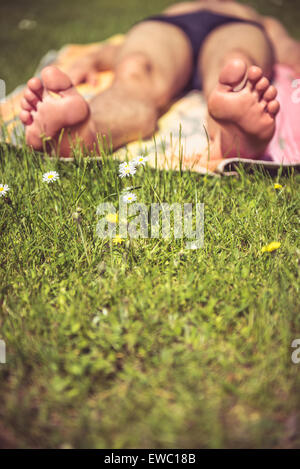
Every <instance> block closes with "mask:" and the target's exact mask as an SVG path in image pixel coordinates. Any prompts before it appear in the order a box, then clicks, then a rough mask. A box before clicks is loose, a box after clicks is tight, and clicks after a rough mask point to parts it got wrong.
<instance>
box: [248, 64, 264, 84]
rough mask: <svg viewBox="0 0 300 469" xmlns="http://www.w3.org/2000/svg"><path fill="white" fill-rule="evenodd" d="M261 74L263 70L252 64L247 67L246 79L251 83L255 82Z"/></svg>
mask: <svg viewBox="0 0 300 469" xmlns="http://www.w3.org/2000/svg"><path fill="white" fill-rule="evenodd" d="M262 76H263V72H262V69H261V68H260V67H256V65H253V66H252V67H250V68H249V71H248V79H249V81H250V82H251V83H252V84H255V83H256V82H257V81H258V80H260V79H261V78H262Z"/></svg>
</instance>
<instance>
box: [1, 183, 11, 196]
mask: <svg viewBox="0 0 300 469" xmlns="http://www.w3.org/2000/svg"><path fill="white" fill-rule="evenodd" d="M8 191H9V187H8V185H7V184H0V197H4V196H5V195H6V194H7V192H8Z"/></svg>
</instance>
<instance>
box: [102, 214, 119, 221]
mask: <svg viewBox="0 0 300 469" xmlns="http://www.w3.org/2000/svg"><path fill="white" fill-rule="evenodd" d="M105 218H106V220H107V221H108V223H118V220H119V215H118V214H117V213H108V214H107V215H106V217H105Z"/></svg>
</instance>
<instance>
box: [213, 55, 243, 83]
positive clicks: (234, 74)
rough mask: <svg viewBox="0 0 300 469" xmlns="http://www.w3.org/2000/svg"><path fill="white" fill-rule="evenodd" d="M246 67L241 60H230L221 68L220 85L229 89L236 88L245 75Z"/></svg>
mask: <svg viewBox="0 0 300 469" xmlns="http://www.w3.org/2000/svg"><path fill="white" fill-rule="evenodd" d="M246 71H247V65H246V63H245V62H244V61H243V60H241V59H232V60H229V61H228V62H227V64H226V65H225V66H224V67H223V69H222V71H221V74H220V78H219V80H220V83H221V84H222V85H228V86H231V87H235V86H237V85H238V84H239V83H241V81H242V80H243V78H244V77H245V75H246Z"/></svg>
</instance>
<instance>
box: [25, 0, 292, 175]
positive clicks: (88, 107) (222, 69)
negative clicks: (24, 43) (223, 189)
mask: <svg viewBox="0 0 300 469" xmlns="http://www.w3.org/2000/svg"><path fill="white" fill-rule="evenodd" d="M203 8H205V9H209V10H212V11H214V12H217V13H220V14H225V15H226V14H227V15H231V16H232V15H233V16H237V17H241V18H243V19H249V20H251V21H256V22H259V23H261V24H263V25H264V27H265V31H266V34H264V33H263V32H262V31H261V30H260V29H259V28H257V27H255V26H253V25H251V24H244V23H231V24H226V25H225V26H222V27H219V28H217V29H215V30H214V31H213V32H212V33H211V34H210V35H209V36H208V37H207V38H206V40H205V41H204V43H203V45H202V48H201V50H200V52H199V57H198V70H199V74H200V75H201V78H202V82H203V92H204V95H205V97H206V100H207V105H208V120H207V125H208V133H209V137H210V161H209V163H208V166H209V167H210V169H214V168H215V167H216V166H217V164H218V163H219V160H220V159H222V158H224V157H232V156H243V157H246V158H258V157H260V156H261V155H262V154H263V153H264V151H265V149H266V147H267V145H268V143H269V142H270V140H271V138H272V136H273V135H274V132H275V125H276V115H277V113H278V111H279V103H278V101H277V100H276V95H277V90H276V89H275V87H274V86H272V85H271V84H270V80H271V78H272V67H273V65H274V63H275V61H276V62H280V63H285V64H287V65H289V66H290V67H292V68H293V69H294V70H295V71H296V72H298V71H299V72H300V44H299V43H298V42H296V41H295V40H293V39H292V38H291V37H290V36H289V35H288V33H287V32H286V30H285V29H284V28H283V26H282V25H281V24H280V23H279V22H278V21H277V20H275V19H273V18H265V17H261V16H260V15H258V14H257V13H256V12H255V11H254V10H253V9H251V8H249V7H247V6H245V5H240V4H238V3H235V2H231V1H220V0H210V1H209V2H208V1H198V2H187V3H182V4H181V3H180V4H176V5H173V6H172V7H169V8H168V9H167V10H165V11H164V14H165V15H178V14H184V13H189V12H192V11H195V10H201V9H203ZM267 36H268V37H267ZM220 44H222V47H221V48H220ZM271 44H272V46H273V49H272V46H271ZM105 69H113V70H114V80H113V83H112V85H111V86H110V88H109V89H107V90H105V91H104V92H102V93H100V94H99V95H97V96H96V97H95V98H94V99H93V100H92V101H91V102H90V103H89V104H88V103H87V102H86V101H85V100H84V99H83V98H82V97H81V96H80V95H79V94H78V93H77V91H76V89H75V87H74V85H75V86H76V85H78V84H79V83H83V82H90V83H93V82H94V80H95V74H96V73H97V72H98V71H100V70H105ZM192 71H193V70H192V55H191V46H190V43H189V40H188V39H187V37H186V35H185V34H184V33H183V32H182V31H181V30H180V29H179V28H177V27H175V26H173V25H170V24H165V23H160V22H154V21H145V22H142V23H138V24H137V25H135V26H134V27H133V28H132V29H131V30H130V31H129V32H128V34H127V36H126V38H125V41H124V43H123V44H122V45H121V46H111V45H109V46H106V47H102V48H100V49H99V51H95V52H93V54H90V55H88V56H86V57H85V58H84V59H82V60H81V61H79V62H77V63H75V64H74V65H73V66H72V67H71V68H70V69H69V70H68V73H67V74H66V73H63V72H62V71H61V70H59V69H58V68H56V67H53V66H50V67H46V68H45V69H44V70H43V71H42V74H41V79H40V78H37V77H34V78H31V79H30V80H29V81H28V86H27V88H26V90H25V92H24V97H23V99H22V111H21V114H20V118H21V120H22V122H23V123H24V124H25V126H26V142H27V144H28V145H30V146H32V147H33V148H34V149H36V150H42V149H43V148H45V145H44V143H43V140H44V139H45V137H48V139H49V138H50V139H51V145H49V146H48V147H47V148H51V149H52V151H53V148H54V150H55V151H57V152H59V154H60V155H61V156H65V157H67V156H70V155H71V153H72V145H73V144H74V143H75V142H77V143H78V141H79V142H82V144H83V145H84V146H85V148H87V149H92V148H95V149H96V150H98V147H97V142H99V137H100V141H101V138H103V137H104V136H106V137H107V138H109V140H110V141H112V145H113V148H114V149H116V148H118V147H120V146H122V145H124V144H126V143H128V142H130V141H133V140H136V139H138V138H144V137H149V136H151V135H152V134H153V132H154V131H155V129H156V124H157V120H158V117H159V116H160V115H161V113H162V112H163V111H164V110H165V109H166V108H167V106H168V105H169V103H170V102H171V101H172V100H173V99H174V98H175V97H176V96H177V95H179V94H180V92H181V91H182V90H183V89H184V87H185V86H186V84H187V83H188V81H189V79H190V77H191V74H192ZM62 129H63V133H62ZM58 142H59V148H58ZM207 158H208V155H202V157H201V159H200V163H201V164H203V165H204V166H205V165H207Z"/></svg>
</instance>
